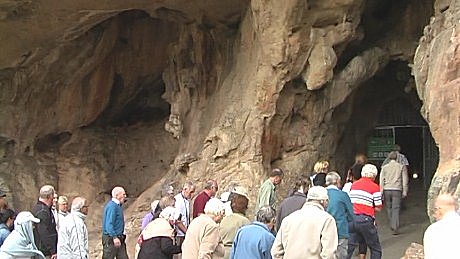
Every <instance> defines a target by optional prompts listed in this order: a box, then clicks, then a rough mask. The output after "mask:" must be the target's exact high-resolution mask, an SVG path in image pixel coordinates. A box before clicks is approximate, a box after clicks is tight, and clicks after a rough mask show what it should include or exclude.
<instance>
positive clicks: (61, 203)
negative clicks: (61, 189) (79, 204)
mask: <svg viewBox="0 0 460 259" xmlns="http://www.w3.org/2000/svg"><path fill="white" fill-rule="evenodd" d="M57 204H58V209H59V211H62V212H68V211H69V200H68V199H67V197H66V196H62V195H61V196H59V197H58V201H57Z"/></svg>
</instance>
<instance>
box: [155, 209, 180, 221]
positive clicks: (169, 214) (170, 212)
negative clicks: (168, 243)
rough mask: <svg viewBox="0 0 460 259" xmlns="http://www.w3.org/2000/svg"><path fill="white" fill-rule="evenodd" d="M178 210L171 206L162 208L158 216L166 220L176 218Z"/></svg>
mask: <svg viewBox="0 0 460 259" xmlns="http://www.w3.org/2000/svg"><path fill="white" fill-rule="evenodd" d="M177 212H178V210H177V209H176V208H174V207H172V206H169V207H166V208H164V209H163V210H162V211H161V212H160V215H159V216H158V217H160V218H162V219H167V220H176V215H177Z"/></svg>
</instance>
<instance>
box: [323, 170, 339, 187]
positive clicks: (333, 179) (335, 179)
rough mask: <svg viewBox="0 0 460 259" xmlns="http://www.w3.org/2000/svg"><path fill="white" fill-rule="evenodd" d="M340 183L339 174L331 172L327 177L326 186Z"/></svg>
mask: <svg viewBox="0 0 460 259" xmlns="http://www.w3.org/2000/svg"><path fill="white" fill-rule="evenodd" d="M339 181H340V175H339V174H338V173H337V172H334V171H332V172H329V173H327V175H326V186H329V185H338V184H339Z"/></svg>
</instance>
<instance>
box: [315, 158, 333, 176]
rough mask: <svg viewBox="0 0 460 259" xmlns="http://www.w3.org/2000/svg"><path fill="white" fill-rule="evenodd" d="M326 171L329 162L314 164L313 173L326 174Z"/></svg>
mask: <svg viewBox="0 0 460 259" xmlns="http://www.w3.org/2000/svg"><path fill="white" fill-rule="evenodd" d="M328 170H329V162H328V161H326V160H323V161H318V162H316V163H315V166H313V171H314V172H315V173H317V174H319V173H327V171H328Z"/></svg>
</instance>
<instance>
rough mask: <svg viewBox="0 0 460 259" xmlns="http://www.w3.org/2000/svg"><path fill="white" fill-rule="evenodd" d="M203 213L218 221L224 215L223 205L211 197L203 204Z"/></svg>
mask: <svg viewBox="0 0 460 259" xmlns="http://www.w3.org/2000/svg"><path fill="white" fill-rule="evenodd" d="M204 213H205V214H206V215H208V216H210V217H211V218H212V219H213V220H214V221H215V222H216V223H219V222H220V221H221V220H222V218H223V217H224V216H225V205H224V203H223V202H221V201H220V200H219V199H217V198H211V199H210V200H209V201H208V202H207V203H206V205H205V206H204Z"/></svg>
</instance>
